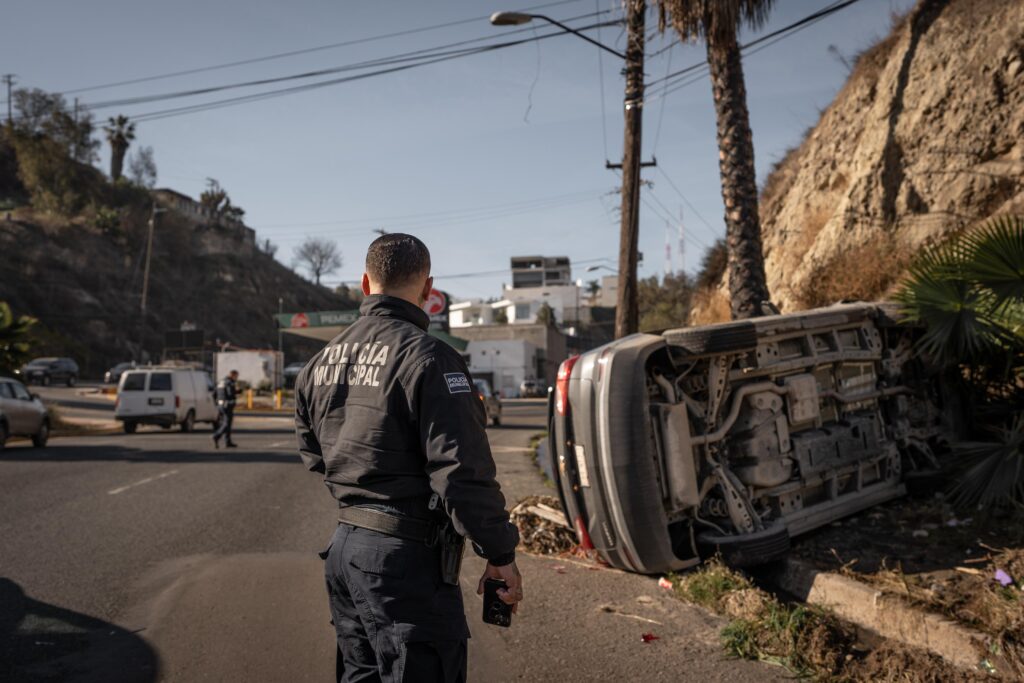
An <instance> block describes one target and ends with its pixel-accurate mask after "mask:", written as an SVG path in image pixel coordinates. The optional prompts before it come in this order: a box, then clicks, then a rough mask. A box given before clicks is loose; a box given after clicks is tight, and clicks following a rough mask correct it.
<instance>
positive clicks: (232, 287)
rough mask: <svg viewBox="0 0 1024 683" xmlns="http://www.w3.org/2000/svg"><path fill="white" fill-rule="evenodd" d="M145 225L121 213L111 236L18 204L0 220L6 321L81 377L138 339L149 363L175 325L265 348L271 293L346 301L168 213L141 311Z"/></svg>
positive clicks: (272, 338) (272, 339)
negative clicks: (66, 359) (29, 327)
mask: <svg viewBox="0 0 1024 683" xmlns="http://www.w3.org/2000/svg"><path fill="white" fill-rule="evenodd" d="M147 219H148V210H147V207H145V206H134V207H131V208H130V209H126V213H125V215H124V217H123V219H122V220H121V224H120V226H119V227H117V228H116V229H113V230H110V229H108V230H103V229H100V228H98V227H97V226H96V225H94V224H92V223H91V222H90V221H89V220H88V219H85V218H75V219H73V220H70V221H69V220H65V219H57V218H52V217H48V216H46V215H44V214H38V213H35V212H33V211H31V210H30V209H27V208H22V209H19V210H17V211H14V212H13V214H12V215H11V216H10V217H9V218H6V219H5V217H4V216H2V215H0V255H2V256H0V300H6V301H8V302H9V303H10V304H11V307H12V308H13V309H14V311H15V313H16V314H29V315H32V316H34V317H36V318H38V319H39V325H38V326H37V328H36V332H35V334H36V337H37V340H38V344H37V347H36V349H35V351H36V354H37V355H49V354H54V355H68V356H71V357H73V358H75V359H76V360H77V361H78V363H79V365H80V366H81V367H82V371H83V374H84V375H85V376H87V377H89V376H91V377H98V376H100V375H102V373H103V371H104V370H106V369H107V368H108V367H110V366H111V365H112V364H114V363H116V362H120V361H124V360H131V359H132V358H137V357H138V356H137V352H138V348H139V343H140V339H143V340H144V348H145V350H146V351H147V352H149V354H150V357H152V358H153V359H154V360H159V359H160V352H161V349H162V347H163V334H164V332H165V331H168V330H176V329H178V328H179V326H180V325H181V324H182V323H183V322H185V321H188V322H191V323H195V325H196V326H197V328H198V329H201V330H204V331H205V332H206V335H207V339H208V340H210V341H215V340H220V341H221V342H230V343H232V344H235V345H238V346H242V347H249V348H276V346H277V328H276V327H275V324H274V318H273V316H274V314H275V313H277V310H278V298H279V297H280V298H281V299H283V307H284V310H285V311H297V310H338V309H347V308H352V307H354V306H357V305H358V303H357V302H355V301H352V300H349V299H348V298H347V297H340V296H337V295H335V294H333V293H332V292H330V291H329V290H327V289H325V288H323V287H317V286H315V285H313V284H312V283H310V282H308V281H307V280H305V279H303V278H302V277H300V276H298V275H297V274H295V273H294V272H292V271H291V270H289V269H288V268H287V267H285V266H283V265H281V264H280V263H279V262H277V261H275V260H274V259H273V258H272V257H270V256H268V255H267V254H265V253H263V252H261V251H259V250H256V249H253V248H251V245H246V244H243V243H242V242H241V241H240V240H239V241H238V244H237V245H236V248H235V249H234V250H229V249H226V248H224V247H225V245H227V246H230V243H231V241H232V240H233V239H234V240H238V237H237V235H233V234H232V233H231V232H230V231H226V230H221V229H220V228H218V227H203V226H197V225H196V224H195V223H193V222H191V221H188V220H186V219H184V218H183V217H181V216H179V215H177V214H175V213H173V212H172V213H166V214H163V215H161V216H159V218H158V221H157V224H156V226H157V227H156V229H155V230H154V238H153V255H152V260H151V263H150V278H149V290H148V293H147V299H148V300H147V306H146V314H145V316H143V315H141V314H140V312H139V311H140V295H141V291H142V279H143V278H142V276H143V270H144V265H145V264H144V254H145V246H146V232H147V231H146V221H147ZM213 233H217V234H213ZM220 233H223V234H220ZM211 244H214V245H215V246H218V247H219V248H218V249H211ZM247 247H248V248H247ZM306 346H308V345H306ZM300 347H301V348H300ZM288 350H294V351H296V353H295V354H293V355H296V356H297V357H296V358H295V359H298V356H302V354H303V353H304V352H306V351H310V352H311V350H310V349H306V348H305V346H303V345H302V344H301V340H296V341H292V342H290V343H289V345H288V347H287V348H286V351H288ZM289 360H293V359H292V358H289Z"/></svg>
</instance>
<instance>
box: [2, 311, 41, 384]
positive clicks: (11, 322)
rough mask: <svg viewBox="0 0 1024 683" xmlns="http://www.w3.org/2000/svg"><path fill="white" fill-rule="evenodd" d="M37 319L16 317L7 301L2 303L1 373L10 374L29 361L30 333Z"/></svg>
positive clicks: (25, 316) (24, 316)
mask: <svg viewBox="0 0 1024 683" xmlns="http://www.w3.org/2000/svg"><path fill="white" fill-rule="evenodd" d="M33 324H35V319H34V318H30V317H28V316H27V315H23V316H20V317H18V318H15V317H14V313H12V312H11V307H10V305H8V303H7V302H6V301H0V373H3V374H10V373H12V372H13V371H14V370H15V369H16V368H18V367H19V366H21V364H22V363H23V362H25V361H26V360H27V359H28V353H29V343H28V339H27V336H28V331H29V328H30V327H32V325H33Z"/></svg>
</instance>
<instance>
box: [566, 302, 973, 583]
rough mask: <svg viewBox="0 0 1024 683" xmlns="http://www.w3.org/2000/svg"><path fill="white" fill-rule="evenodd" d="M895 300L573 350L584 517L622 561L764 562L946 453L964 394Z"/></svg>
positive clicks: (605, 548) (573, 509) (572, 481)
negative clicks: (925, 353) (950, 391)
mask: <svg viewBox="0 0 1024 683" xmlns="http://www.w3.org/2000/svg"><path fill="white" fill-rule="evenodd" d="M898 318H899V316H898V314H897V312H896V310H895V308H894V307H891V306H889V305H884V304H842V305H836V306H832V307H829V308H823V309H817V310H812V311H804V312H800V313H794V314H789V315H773V316H768V317H763V318H756V319H753V320H749V321H737V322H731V323H723V324H718V325H708V326H703V327H692V328H684V329H678V330H670V331H667V332H664V333H663V334H658V335H654V334H635V335H632V336H629V337H625V338H623V339H619V340H616V341H614V342H612V343H610V344H607V345H605V346H602V347H599V348H597V349H594V350H593V351H589V352H587V353H585V354H583V355H581V356H576V357H573V358H570V359H569V360H567V361H565V362H564V363H562V366H561V368H560V369H559V372H558V380H557V382H556V387H555V391H554V393H553V395H552V396H551V398H550V399H549V419H550V430H549V433H550V442H549V447H550V449H551V453H552V454H553V455H554V462H555V464H556V467H555V468H554V469H555V478H556V479H557V482H556V483H557V484H558V489H559V493H560V495H561V498H562V505H563V509H564V510H565V512H566V517H567V519H568V521H569V522H570V523H571V524H572V526H573V527H574V528H575V530H576V534H577V537H578V539H579V541H580V543H581V544H582V545H583V546H584V547H588V546H591V545H592V546H593V547H594V548H596V550H597V551H598V553H599V554H600V555H601V556H602V557H603V558H604V559H605V560H606V561H607V562H608V563H609V564H612V565H614V566H616V567H619V568H622V569H626V570H631V571H636V572H642V573H656V572H666V571H672V570H679V569H683V568H686V567H690V566H692V565H695V564H697V563H698V562H700V561H701V558H703V557H707V556H708V555H710V554H713V553H715V552H720V553H721V554H722V555H723V557H724V559H725V560H726V561H727V562H730V563H732V564H736V565H750V564H758V563H762V562H767V561H770V560H773V559H776V558H779V557H781V556H783V555H785V554H786V552H787V551H788V548H789V542H790V538H791V537H792V536H796V535H798V534H802V533H804V532H807V531H810V530H812V529H815V528H817V527H820V526H823V525H825V524H828V523H830V522H832V521H833V520H835V519H838V518H840V517H843V516H846V515H850V514H852V513H855V512H857V511H859V510H862V509H864V508H867V507H870V506H873V505H877V504H879V503H882V502H885V501H887V500H891V499H893V498H896V497H898V496H902V495H903V494H904V493H905V491H906V487H905V482H906V480H907V479H908V478H909V477H915V476H926V475H928V474H929V473H933V472H934V471H935V469H936V468H937V462H936V455H935V453H936V452H937V451H938V450H939V449H942V448H943V447H944V445H945V442H946V441H947V439H949V438H952V436H953V434H954V432H955V428H956V425H957V424H958V423H957V422H956V421H955V419H954V418H955V414H956V413H955V409H954V406H955V397H949V396H946V395H945V394H944V393H943V388H942V386H941V384H940V383H939V382H938V380H937V378H936V376H935V374H932V373H930V371H929V369H928V368H926V367H925V366H924V365H923V364H922V362H921V361H920V360H918V359H917V358H916V357H915V356H914V354H913V353H912V347H913V342H914V339H915V336H916V335H917V334H919V332H920V330H919V329H916V328H912V327H909V326H907V325H903V324H900V323H899V321H898Z"/></svg>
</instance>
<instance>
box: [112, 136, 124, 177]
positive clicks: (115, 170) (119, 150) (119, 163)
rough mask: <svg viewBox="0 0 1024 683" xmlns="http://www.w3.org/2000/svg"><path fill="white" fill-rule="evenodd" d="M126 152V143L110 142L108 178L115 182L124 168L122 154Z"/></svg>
mask: <svg viewBox="0 0 1024 683" xmlns="http://www.w3.org/2000/svg"><path fill="white" fill-rule="evenodd" d="M127 152H128V145H123V144H115V143H111V144H110V179H111V180H112V181H114V182H117V181H118V180H119V179H120V178H121V173H122V171H123V169H124V155H125V154H126V153H127Z"/></svg>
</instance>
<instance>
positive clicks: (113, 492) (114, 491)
mask: <svg viewBox="0 0 1024 683" xmlns="http://www.w3.org/2000/svg"><path fill="white" fill-rule="evenodd" d="M177 473H178V470H168V471H166V472H163V473H161V474H158V475H156V476H153V477H146V478H145V479H140V480H139V481H137V482H134V483H132V484H128V485H127V486H121V487H120V488H116V489H110V490H109V491H107V493H108V494H109V495H111V496H116V495H117V494H119V493H122V492H124V491H127V490H128V489H131V488H135V487H136V486H142V485H143V484H149V483H150V482H154V481H156V480H157V479H163V478H164V477H169V476H171V475H172V474H177Z"/></svg>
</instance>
